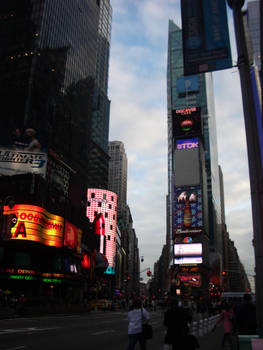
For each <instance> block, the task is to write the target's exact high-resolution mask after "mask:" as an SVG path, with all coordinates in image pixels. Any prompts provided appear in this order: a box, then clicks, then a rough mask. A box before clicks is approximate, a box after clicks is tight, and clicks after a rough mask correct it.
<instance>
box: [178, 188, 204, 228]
mask: <svg viewBox="0 0 263 350" xmlns="http://www.w3.org/2000/svg"><path fill="white" fill-rule="evenodd" d="M173 223H174V233H175V234H186V235H191V234H195V233H201V232H202V230H203V209H202V190H201V187H200V186H184V187H175V189H174V203H173Z"/></svg>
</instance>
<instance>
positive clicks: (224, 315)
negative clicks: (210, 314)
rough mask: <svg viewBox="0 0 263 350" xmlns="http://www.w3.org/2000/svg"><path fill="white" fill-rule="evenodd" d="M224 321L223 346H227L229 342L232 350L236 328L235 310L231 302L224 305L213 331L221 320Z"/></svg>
mask: <svg viewBox="0 0 263 350" xmlns="http://www.w3.org/2000/svg"><path fill="white" fill-rule="evenodd" d="M221 321H222V322H223V329H224V335H223V339H222V347H224V346H225V343H228V344H229V347H230V349H231V350H234V345H233V340H232V334H233V329H234V312H233V310H232V309H231V307H230V305H229V304H225V305H223V306H222V312H221V314H220V317H219V319H218V320H217V322H216V324H215V326H214V328H213V330H212V331H213V332H214V331H215V329H216V327H217V325H218V324H219V323H220V322H221Z"/></svg>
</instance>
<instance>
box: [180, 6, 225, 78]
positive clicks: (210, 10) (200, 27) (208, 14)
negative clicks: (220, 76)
mask: <svg viewBox="0 0 263 350" xmlns="http://www.w3.org/2000/svg"><path fill="white" fill-rule="evenodd" d="M181 15H182V32H183V54H184V75H192V74H198V73H204V72H210V71H215V70H220V69H225V68H230V67H232V58H231V49H230V41H229V33H228V23H227V13H226V3H225V1H223V0H181Z"/></svg>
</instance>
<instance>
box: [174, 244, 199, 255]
mask: <svg viewBox="0 0 263 350" xmlns="http://www.w3.org/2000/svg"><path fill="white" fill-rule="evenodd" d="M174 256H175V257H180V256H184V257H187V256H188V257H189V256H202V243H183V244H174Z"/></svg>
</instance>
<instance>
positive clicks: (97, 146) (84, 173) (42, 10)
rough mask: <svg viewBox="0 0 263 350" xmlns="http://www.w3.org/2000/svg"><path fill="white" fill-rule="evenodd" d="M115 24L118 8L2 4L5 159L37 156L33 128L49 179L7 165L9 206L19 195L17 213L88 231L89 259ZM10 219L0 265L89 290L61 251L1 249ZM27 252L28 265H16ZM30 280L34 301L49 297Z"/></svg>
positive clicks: (1, 172) (103, 159)
mask: <svg viewBox="0 0 263 350" xmlns="http://www.w3.org/2000/svg"><path fill="white" fill-rule="evenodd" d="M111 17H112V9H111V6H110V0H73V1H72V0H3V1H1V2H0V40H1V47H0V102H1V106H2V111H3V113H1V116H0V153H1V152H4V151H5V150H8V151H14V152H18V153H19V152H22V153H23V152H33V153H34V151H35V150H33V151H29V146H30V145H31V143H34V142H35V139H33V141H34V142H33V141H32V136H30V135H29V134H28V132H27V130H28V129H33V130H34V131H33V133H35V135H34V136H35V137H36V140H37V142H36V143H34V144H35V145H37V149H38V150H37V151H35V152H39V153H41V154H42V155H44V157H46V159H47V161H46V170H45V171H43V173H42V175H37V174H35V173H34V172H31V171H28V172H27V171H24V170H23V171H21V170H20V169H19V166H16V165H15V170H12V171H13V172H12V174H8V176H7V175H6V170H5V169H3V167H2V165H1V166H0V193H1V194H0V200H1V201H0V203H1V206H2V204H4V203H5V204H6V201H7V199H8V198H9V197H10V196H12V198H14V200H15V203H16V204H18V205H20V204H24V205H31V206H37V207H39V208H40V209H41V210H42V209H44V210H46V211H47V212H48V213H50V214H52V215H57V216H59V217H61V218H63V220H64V222H66V221H67V222H69V223H70V224H72V225H73V226H74V227H75V228H76V229H79V230H81V231H82V242H81V243H82V245H83V246H84V247H85V249H86V250H88V249H89V247H88V245H89V237H88V233H89V232H90V231H92V228H91V226H90V225H89V222H88V220H87V218H86V194H87V188H89V187H96V188H104V189H107V186H108V162H109V156H108V133H109V113H110V101H109V99H108V96H107V90H108V66H109V51H110V34H111ZM31 133H32V131H31ZM2 154H3V153H1V156H2ZM20 156H21V155H20ZM2 158H3V157H2ZM2 158H1V161H2V160H3V159H2ZM5 161H6V160H5ZM11 162H13V163H15V162H14V160H12V161H11ZM28 162H29V163H30V162H31V161H30V160H28ZM1 164H3V163H1ZM5 164H6V163H5ZM22 165H23V166H24V164H22ZM2 209H3V208H2V207H1V211H2ZM3 217H4V215H3V216H2V212H1V213H0V253H1V252H2V253H1V254H2V256H3V257H4V258H3V261H4V264H2V266H4V267H5V268H7V269H8V268H10V266H12V267H13V268H14V269H15V268H16V267H20V268H22V267H23V268H27V269H28V270H30V271H33V273H37V274H38V276H40V275H41V273H49V274H52V273H56V272H58V271H59V272H60V273H61V274H62V275H63V274H64V275H65V274H67V278H68V279H69V280H70V277H72V276H73V277H74V280H76V279H77V277H79V280H78V281H79V282H78V283H79V284H81V283H82V281H83V279H82V277H83V276H82V275H81V273H80V272H81V266H80V261H81V256H80V254H79V255H76V254H73V253H72V251H71V250H69V249H67V248H65V247H64V246H63V244H62V247H59V248H56V247H50V246H49V247H48V246H46V245H45V244H40V243H37V242H33V241H32V240H31V241H30V240H28V241H19V240H17V241H15V242H14V241H13V240H6V241H4V240H1V238H3V235H4V233H5V232H4V229H3V227H4V226H3V223H4V221H5V218H4V219H3ZM73 226H72V227H73ZM64 244H65V242H64ZM19 250H20V252H21V253H23V254H24V255H23V256H25V258H24V261H25V262H26V263H20V262H18V263H16V262H15V261H16V260H15V259H16V258H15V257H16V255H17V254H18V253H19V252H18V251H19ZM18 255H19V254H18ZM20 255H21V254H20ZM21 256H22V255H21ZM44 256H46V257H47V258H48V259H49V263H47V264H45V263H44V260H43V259H44V258H43V257H44ZM42 260H43V261H42ZM59 260H61V263H59V262H58V261H59ZM56 262H57V263H56ZM56 264H57V265H56ZM55 265H56V266H55ZM3 272H4V273H6V272H5V271H0V273H3ZM64 275H63V276H64ZM77 275H78V276H77ZM64 277H65V276H64ZM64 277H63V278H64ZM63 278H62V282H63ZM27 280H30V281H31V280H32V283H33V282H34V281H35V282H34V283H35V286H34V287H32V288H31V289H32V290H30V288H29V293H31V292H32V293H35V294H38V293H42V292H41V291H39V278H38V279H37V280H36V279H34V278H32V279H31V278H27ZM2 281H4V280H2ZM20 281H22V278H21V279H20ZM23 281H25V278H24V279H23ZM23 281H22V282H23ZM36 281H37V282H36ZM9 282H11V280H9ZM13 282H14V281H12V283H13ZM44 282H45V283H46V281H44ZM62 282H61V283H62ZM71 282H72V281H71ZM71 282H67V283H68V286H70V285H71ZM63 283H64V282H63ZM78 283H77V284H78ZM73 284H74V283H73ZM58 285H60V284H58ZM12 286H13V284H12V285H11V284H9V285H7V286H6V287H8V288H10V289H12V288H13V287H12ZM26 286H27V284H26V283H25V285H22V286H21V289H23V288H26ZM42 287H43V286H42ZM62 287H63V286H62ZM63 288H64V287H63ZM63 288H61V289H60V292H59V293H61V291H62V290H63ZM65 291H66V290H65ZM54 292H55V289H54Z"/></svg>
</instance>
